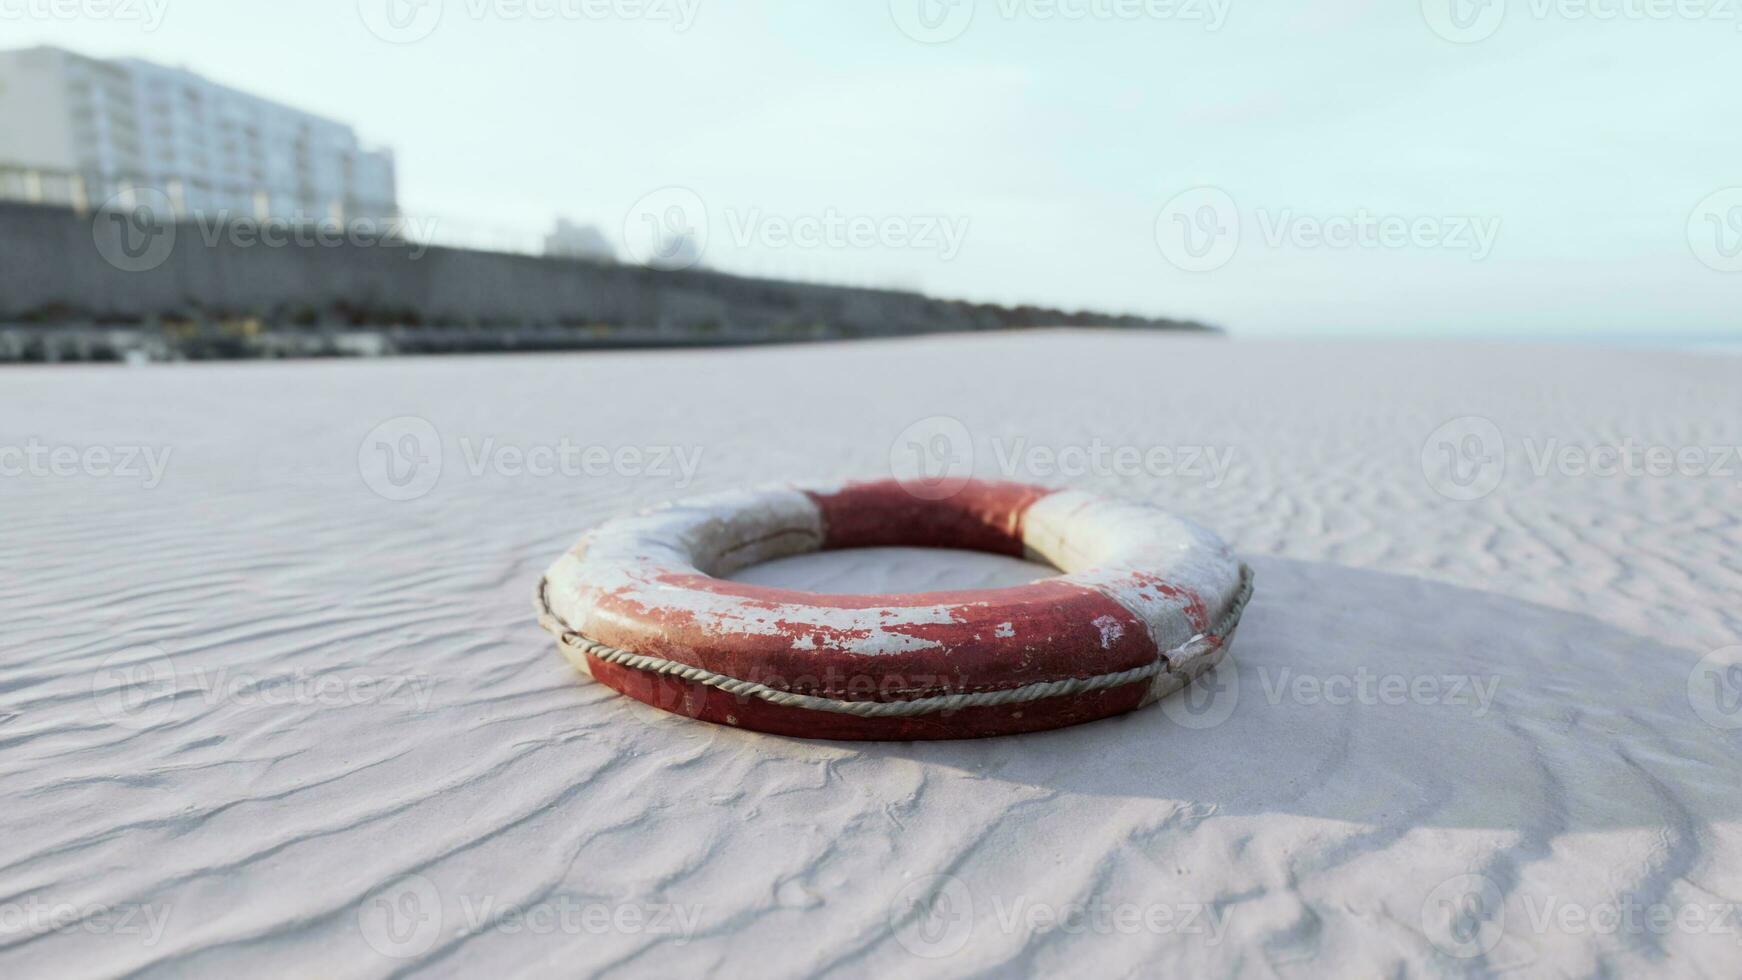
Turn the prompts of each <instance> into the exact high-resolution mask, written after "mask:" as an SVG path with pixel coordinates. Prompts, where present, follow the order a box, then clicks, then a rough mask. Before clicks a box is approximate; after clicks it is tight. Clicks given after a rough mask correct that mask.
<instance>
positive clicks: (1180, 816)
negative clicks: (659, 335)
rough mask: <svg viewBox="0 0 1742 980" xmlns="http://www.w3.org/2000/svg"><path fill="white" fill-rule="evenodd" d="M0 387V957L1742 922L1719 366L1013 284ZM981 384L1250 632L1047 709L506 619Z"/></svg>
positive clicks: (1467, 950) (810, 967)
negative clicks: (928, 697) (696, 331)
mask: <svg viewBox="0 0 1742 980" xmlns="http://www.w3.org/2000/svg"><path fill="white" fill-rule="evenodd" d="M0 409H3V410H0V446H4V447H8V448H9V449H11V450H15V451H13V452H10V453H8V454H6V455H3V456H0V465H3V467H4V468H5V475H4V476H0V510H3V513H4V515H5V521H4V525H3V527H4V530H3V531H0V554H3V555H4V566H3V567H4V569H5V574H4V575H3V576H0V620H3V621H4V622H5V624H6V628H5V630H4V631H3V632H0V975H4V976H10V977H28V976H111V975H126V976H162V977H168V976H196V977H232V976H251V975H252V976H284V975H293V974H294V975H300V976H330V977H385V976H395V975H401V974H412V973H416V974H418V975H423V976H479V975H486V976H499V977H512V976H522V975H527V974H530V973H535V972H536V973H544V972H550V973H557V972H560V973H561V974H562V975H574V976H581V975H587V976H593V975H598V976H622V975H658V976H702V975H709V976H727V977H740V976H741V977H800V976H815V975H829V976H846V977H891V976H897V977H927V976H965V975H980V976H1022V975H1060V974H1071V975H1077V974H1080V975H1091V974H1092V975H1097V976H1178V975H1241V976H1289V977H1319V976H1403V975H1414V976H1421V975H1427V976H1433V975H1487V974H1493V973H1504V972H1515V973H1516V974H1517V975H1521V976H1559V975H1581V976H1591V975H1614V974H1618V973H1622V972H1638V973H1641V974H1643V973H1648V972H1649V973H1652V974H1663V975H1682V976H1713V977H1716V976H1735V975H1736V972H1737V969H1738V964H1742V912H1739V908H1742V762H1739V761H1738V760H1742V703H1739V701H1738V698H1739V696H1742V649H1738V645H1742V517H1739V516H1738V515H1739V513H1742V459H1739V458H1738V457H1737V450H1736V449H1735V448H1734V447H1737V446H1742V359H1739V358H1737V357H1734V356H1728V355H1721V354H1692V353H1689V354H1675V353H1651V352H1642V351H1618V350H1604V349H1599V348H1557V347H1547V346H1528V345H1499V344H1496V345H1474V344H1453V343H1358V342H1343V343H1328V342H1313V343H1287V342H1265V341H1227V340H1219V339H1214V338H1207V337H1206V338H1194V337H1184V336H1170V335H1161V334H1138V333H1130V334H1124V333H1114V332H1108V333H1087V332H1073V333H1071V334H1069V335H1067V334H1065V333H1062V332H1033V333H1017V334H1009V333H1006V334H998V335H988V336H959V337H938V338H931V339H924V340H911V341H900V342H866V343H862V344H855V345H832V346H810V347H788V348H769V349H758V350H730V351H694V352H684V353H628V352H626V353H611V354H595V355H572V356H571V355H562V356H525V357H521V356H506V357H496V358H453V359H435V358H430V359H419V358H406V359H397V360H379V361H346V362H330V361H329V362H299V363H228V364H209V365H208V364H189V365H175V366H153V367H149V368H140V369H129V368H123V367H82V366H81V367H73V366H60V367H55V368H40V369H7V370H4V371H0ZM940 419H943V420H955V421H956V422H959V423H960V425H961V430H957V429H955V428H953V423H951V422H948V421H939V420H940ZM394 420H398V421H394ZM959 431H965V432H966V433H967V435H968V443H967V446H971V454H972V463H973V468H974V472H975V473H976V474H977V475H979V476H983V477H988V478H999V479H1016V480H1024V481H1029V482H1036V483H1046V484H1052V485H1058V486H1080V487H1085V488H1089V489H1095V490H1099V491H1104V492H1110V493H1119V494H1124V495H1128V496H1131V497H1134V498H1138V499H1143V500H1147V501H1152V502H1156V503H1159V504H1161V505H1163V506H1166V507H1169V508H1171V509H1173V510H1176V511H1177V512H1179V513H1181V514H1184V515H1186V516H1188V517H1190V518H1192V519H1194V520H1197V521H1199V522H1200V523H1202V524H1204V525H1205V526H1207V527H1209V528H1212V529H1214V530H1216V531H1217V532H1218V533H1220V534H1221V535H1222V536H1223V537H1224V538H1226V540H1227V541H1228V542H1229V543H1230V544H1231V545H1232V546H1233V547H1234V549H1235V550H1236V551H1237V552H1238V554H1239V556H1240V557H1241V558H1242V559H1243V560H1245V561H1247V562H1249V563H1250V564H1251V565H1252V566H1253V567H1254V568H1255V569H1256V572H1257V591H1256V594H1255V596H1254V598H1253V600H1252V602H1251V605H1250V607H1249V608H1248V610H1247V612H1246V617H1245V621H1244V623H1243V626H1242V629H1241V630H1240V632H1239V635H1238V637H1237V639H1236V641H1235V643H1234V645H1233V648H1232V655H1231V658H1230V660H1229V661H1227V662H1225V663H1224V664H1223V665H1222V666H1221V667H1220V668H1218V670H1217V671H1216V672H1215V673H1214V674H1212V675H1211V676H1210V677H1208V678H1206V679H1205V682H1204V683H1203V684H1202V685H1201V686H1200V687H1198V688H1194V689H1193V690H1192V691H1190V692H1187V693H1186V695H1184V696H1181V697H1178V698H1175V699H1172V700H1169V701H1167V702H1164V704H1162V705H1161V706H1157V707H1151V708H1148V709H1144V710H1142V711H1139V712H1136V713H1133V714H1130V715H1126V716H1123V717H1120V718H1117V719H1113V720H1108V721H1102V722H1096V723H1093V724H1089V725H1084V726H1080V727H1077V728H1072V729H1067V730H1062V731H1056V732H1048V733H1041V734H1035V735H1025V736H1017V737H1009V738H1002V739H992V740H984V741H972V742H939V743H831V742H813V741H804V740H798V739H790V738H779V737H771V736H766V735H760V734H756V733H752V732H745V731H738V730H733V729H729V728H725V727H718V726H712V725H707V724H703V723H700V722H696V721H692V720H689V719H686V718H683V717H680V716H678V715H674V714H668V713H664V712H661V711H658V710H656V709H654V708H651V707H648V706H646V705H643V704H641V703H638V702H635V701H632V700H629V699H627V698H624V697H622V696H619V695H617V694H616V693H614V692H613V691H611V690H609V689H606V688H604V687H603V686H601V685H599V684H596V683H594V682H592V681H591V680H589V679H588V678H586V677H584V676H582V675H580V674H578V673H577V672H576V671H575V670H574V669H573V668H571V667H570V666H569V665H568V664H567V663H566V662H565V661H564V659H563V658H562V657H561V656H560V655H559V653H558V652H557V650H556V649H555V646H554V644H553V643H552V642H551V640H550V637H549V636H548V635H546V634H545V633H544V632H542V631H541V630H540V629H539V628H538V626H537V624H536V623H535V621H534V616H533V611H532V604H531V595H532V590H533V586H534V584H535V583H536V582H537V580H538V577H539V575H540V573H541V572H542V571H543V570H544V568H545V567H546V566H547V565H548V564H549V563H550V561H551V560H552V559H553V558H554V557H555V556H556V555H558V554H559V553H560V552H561V551H562V550H563V549H565V548H567V547H568V546H569V545H570V544H572V543H573V541H574V540H575V539H576V538H577V537H578V536H579V534H580V533H581V532H582V531H583V530H584V529H585V528H587V527H588V526H590V525H592V524H594V523H597V522H599V521H601V520H603V519H605V518H607V517H609V516H612V515H614V514H618V513H621V512H624V511H626V510H630V509H633V508H638V507H642V506H645V505H649V504H653V503H657V502H660V501H663V500H666V499H670V498H674V497H681V496H686V495H691V494H696V493H703V492H708V491H713V490H727V489H733V488H737V487H742V486H746V485H755V484H762V483H769V482H778V481H783V480H794V479H842V478H853V477H868V478H869V477H885V476H888V475H889V474H890V471H891V467H892V465H896V466H897V467H899V466H900V465H902V464H903V459H904V457H903V454H904V453H911V452H912V451H913V450H912V449H911V448H910V447H911V446H912V444H914V443H916V442H917V443H918V444H919V445H920V446H922V447H925V448H924V449H923V450H922V451H923V452H926V453H930V452H932V451H933V450H934V449H946V450H949V452H945V453H944V454H943V455H944V456H947V457H950V458H953V459H955V460H956V461H957V462H958V463H959V462H960V461H961V456H962V450H963V449H964V448H966V447H965V446H964V444H963V443H961V442H960V441H959V440H958V439H956V438H955V437H954V436H953V435H952V434H953V433H958V432H959ZM939 438H942V439H943V440H944V441H943V442H941V443H940V442H937V441H936V440H937V439H939ZM1496 439H1498V442H1496V441H1495V440H1496ZM1036 449H1039V450H1041V451H1040V452H1035V450H1036ZM94 450H102V452H95V451H94ZM1659 450H1661V452H1659ZM952 454H953V455H952ZM1665 454H1667V455H1668V458H1669V459H1670V460H1671V463H1670V464H1669V465H1668V467H1667V468H1666V467H1665V466H1662V465H1658V464H1660V463H1662V461H1663V459H1664V458H1665ZM892 455H893V456H894V457H895V463H894V464H892ZM1134 461H1135V462H1134ZM1684 462H1685V463H1687V464H1688V465H1683V463H1684ZM1695 462H1698V464H1699V465H1697V466H1695V465H1693V464H1694V463H1695ZM1061 467H1062V468H1063V469H1067V470H1070V472H1061ZM395 498H404V499H395ZM1042 574H1046V572H1045V570H1044V569H1040V568H1037V567H1034V566H1029V565H1026V564H1024V563H1022V562H1018V561H1015V560H1012V559H998V558H991V557H986V556H979V557H975V556H960V555H953V556H952V555H947V554H945V555H927V554H924V553H918V552H913V551H893V552H891V551H879V552H864V553H856V552H842V553H835V554H831V555H824V556H818V557H813V558H807V559H794V560H789V561H787V562H783V563H779V564H777V565H770V566H764V567H761V568H757V569H751V570H748V571H746V572H744V573H742V577H744V578H750V579H755V580H757V581H763V582H775V583H781V584H786V585H792V586H798V587H807V588H816V589H821V590H828V591H864V590H879V591H883V590H888V589H892V588H901V589H930V588H944V587H962V586H970V585H995V584H1008V583H1014V582H1020V581H1024V580H1026V579H1028V578H1031V577H1034V576H1037V575H1042Z"/></svg>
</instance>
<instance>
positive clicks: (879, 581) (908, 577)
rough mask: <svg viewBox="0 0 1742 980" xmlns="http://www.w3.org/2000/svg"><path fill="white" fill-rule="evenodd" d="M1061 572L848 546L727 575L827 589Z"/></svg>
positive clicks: (960, 554)
mask: <svg viewBox="0 0 1742 980" xmlns="http://www.w3.org/2000/svg"><path fill="white" fill-rule="evenodd" d="M1057 574H1059V572H1058V569H1056V568H1053V567H1052V566H1050V565H1046V564H1042V563H1039V562H1033V561H1028V560H1026V559H1023V558H1016V557H1012V556H1010V555H999V554H992V553H990V552H985V551H964V550H960V549H956V548H906V547H902V548H847V549H842V550H837V551H817V552H811V553H809V554H802V555H793V556H791V557H788V558H777V559H775V560H773V561H766V562H762V563H760V564H756V565H750V566H748V567H745V568H742V569H739V570H738V571H736V572H734V573H732V574H730V575H728V576H726V577H727V578H729V579H732V580H733V581H736V582H746V583H749V584H752V585H766V586H772V587H775V588H784V589H799V590H802V591H805V592H820V593H824V594H827V595H882V594H889V593H915V592H957V591H962V590H968V589H1002V588H1008V587H1010V586H1014V585H1024V584H1027V583H1029V582H1033V581H1035V580H1036V579H1042V578H1047V577H1050V576H1053V575H1057Z"/></svg>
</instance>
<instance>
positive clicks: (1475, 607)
mask: <svg viewBox="0 0 1742 980" xmlns="http://www.w3.org/2000/svg"><path fill="white" fill-rule="evenodd" d="M1252 564H1253V565H1254V567H1255V568H1256V570H1257V573H1258V579H1257V583H1258V587H1257V593H1256V595H1255V597H1254V599H1253V601H1252V604H1251V606H1250V607H1249V608H1248V610H1247V612H1246V616H1245V619H1244V621H1243V622H1242V624H1241V627H1240V630H1239V633H1238V635H1237V637H1236V639H1235V642H1234V644H1233V646H1232V648H1231V653H1230V657H1229V659H1228V660H1227V661H1224V663H1223V664H1222V665H1221V666H1220V667H1219V668H1217V670H1216V671H1214V672H1213V673H1212V674H1210V675H1207V676H1206V677H1204V678H1202V679H1200V681H1199V683H1198V684H1197V685H1194V687H1192V688H1189V689H1187V690H1186V691H1184V692H1181V693H1179V694H1176V695H1174V696H1173V697H1172V698H1169V699H1167V700H1165V701H1163V702H1162V703H1161V704H1160V705H1156V706H1151V707H1148V708H1145V709H1142V710H1140V711H1137V712H1134V713H1132V714H1129V715H1125V716H1122V717H1119V718H1114V719H1108V720H1105V721H1100V722H1094V723H1090V724H1087V725H1081V726H1078V727H1075V728H1069V729H1063V730H1060V731H1054V732H1042V733H1037V734H1032V735H1021V736H1011V737H1004V738H995V739H983V740H972V741H958V742H904V743H876V742H865V743H834V744H839V745H852V746H853V747H854V748H855V750H856V752H857V753H858V758H859V760H861V761H869V760H874V759H877V758H903V759H908V760H913V761H918V762H924V763H927V764H929V765H937V766H947V767H951V768H955V769H958V770H960V771H962V772H963V773H964V774H972V775H973V776H975V777H977V778H982V779H987V780H997V781H1002V782H1007V783H1014V784H1021V785H1028V786H1034V787H1037V788H1042V789H1052V790H1059V791H1064V792H1068V793H1073V794H1089V795H1104V796H1108V797H1150V798H1158V799H1171V800H1179V801H1189V802H1192V803H1195V804H1198V805H1200V806H1205V805H1207V806H1211V807H1214V809H1215V812H1217V813H1222V814H1250V813H1267V812H1282V813H1291V814H1298V815H1304V816H1313V817H1324V818H1331V819H1339V820H1350V821H1369V820H1375V819H1377V818H1380V817H1387V818H1390V819H1391V820H1393V821H1395V820H1396V818H1397V817H1398V816H1400V815H1404V816H1406V817H1407V822H1408V823H1409V824H1410V825H1412V826H1439V827H1493V828H1509V827H1524V826H1527V825H1531V824H1534V823H1540V821H1541V820H1542V819H1543V816H1542V815H1544V814H1554V815H1556V816H1555V819H1556V820H1558V821H1564V822H1565V829H1567V830H1572V831H1578V830H1600V829H1605V828H1614V827H1632V826H1653V825H1663V824H1665V823H1682V822H1687V821H1689V820H1693V821H1703V820H1707V819H1712V820H1716V819H1728V818H1734V817H1736V816H1737V815H1738V814H1742V788H1739V786H1742V783H1739V782H1738V781H1737V780H1736V778H1735V772H1736V769H1735V762H1734V760H1735V759H1736V758H1737V755H1736V752H1737V750H1738V749H1739V748H1742V730H1738V729H1736V728H1730V729H1725V728H1722V727H1718V726H1715V725H1713V724H1711V723H1710V721H1709V720H1708V719H1709V718H1710V711H1711V710H1712V709H1713V707H1714V706H1713V705H1707V706H1706V711H1707V716H1706V717H1705V718H1702V715H1701V711H1700V709H1698V708H1696V706H1695V703H1694V702H1695V700H1696V699H1697V698H1698V697H1700V696H1701V695H1700V693H1699V691H1698V690H1696V689H1694V688H1693V687H1691V686H1690V673H1691V672H1692V671H1693V669H1694V667H1695V664H1696V663H1697V662H1698V661H1699V658H1700V654H1699V653H1696V652H1692V651H1688V650H1682V649H1676V648H1673V647H1669V646H1665V645H1662V644H1660V643H1656V642H1654V641H1651V640H1649V639H1645V638H1641V637H1638V636H1634V635H1631V634H1629V633H1627V632H1625V631H1623V630H1619V629H1617V628H1615V627H1613V626H1610V625H1608V624H1605V623H1603V622H1600V621H1598V620H1596V619H1593V618H1592V617H1589V616H1585V615H1580V614H1576V613H1568V612H1563V611H1559V610H1555V609H1550V608H1547V607H1544V606H1540V605H1535V604H1532V603H1528V602H1523V601H1520V600H1517V599H1513V598H1509V597H1507V596H1502V595H1496V594H1492V593H1486V592H1480V591H1476V590H1472V589H1465V588H1459V587H1456V586H1451V585H1445V584H1441V583H1436V582H1431V581H1427V580H1424V579H1417V578H1411V577H1407V576H1402V575H1393V574H1385V573H1379V572H1371V571H1362V570H1357V569H1351V568H1345V567H1341V566H1336V565H1329V564H1322V563H1313V562H1304V561H1294V560H1287V559H1279V558H1268V559H1266V558H1257V559H1253V560H1252ZM1718 696H1721V694H1719V693H1716V692H1715V693H1714V697H1718ZM1717 708H1718V710H1727V711H1735V712H1738V721H1739V722H1742V706H1738V705H1734V704H1722V705H1717ZM782 741H789V742H793V744H794V745H795V746H796V744H798V743H797V742H796V740H782ZM812 744H815V743H812Z"/></svg>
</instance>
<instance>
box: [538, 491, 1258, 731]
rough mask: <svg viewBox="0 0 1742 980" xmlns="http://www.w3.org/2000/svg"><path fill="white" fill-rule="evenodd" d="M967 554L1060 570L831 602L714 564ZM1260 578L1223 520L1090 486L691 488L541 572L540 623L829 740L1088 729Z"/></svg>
mask: <svg viewBox="0 0 1742 980" xmlns="http://www.w3.org/2000/svg"><path fill="white" fill-rule="evenodd" d="M876 546H920V547H938V548H965V549H973V550H979V551H989V552H995V553H1000V554H1007V555H1017V556H1022V555H1026V556H1028V557H1030V558H1034V559H1037V560H1041V561H1045V562H1048V563H1050V564H1052V565H1053V566H1055V567H1057V568H1059V569H1060V570H1061V571H1062V572H1063V574H1061V575H1058V576H1054V577H1051V578H1044V579H1041V580H1039V581H1036V582H1032V583H1030V584H1027V585H1021V586H1016V587H1014V588H1005V589H981V590H968V591H955V592H924V593H913V594H896V595H821V594H817V593H811V592H801V591H796V590H791V589H778V588H768V587H764V586H757V585H750V584H746V583H741V582H733V581H729V580H725V579H722V578H719V577H717V576H722V575H729V574H731V573H732V572H733V571H735V570H737V569H740V568H743V567H745V566H748V565H752V564H755V563H757V562H763V561H769V560H772V559H775V558H781V557H786V556H789V555H795V554H800V553H804V552H810V551H817V550H820V549H833V548H858V547H876ZM1251 592H1252V573H1251V570H1250V569H1248V568H1247V567H1246V566H1244V565H1243V564H1241V563H1240V562H1239V561H1237V560H1236V559H1235V558H1234V556H1233V555H1232V554H1231V553H1230V552H1229V550H1228V548H1227V546H1226V545H1225V544H1223V543H1222V541H1221V540H1220V539H1219V538H1217V537H1216V536H1215V535H1214V534H1211V533H1210V532H1209V531H1207V530H1205V529H1203V528H1201V527H1199V526H1198V525H1196V524H1193V523H1191V522H1190V521H1186V520H1184V519H1182V518H1179V517H1175V516H1173V515H1171V514H1169V513H1167V512H1165V511H1163V510H1160V509H1159V508H1156V507H1152V506H1148V505H1145V504H1139V503H1133V502H1129V501H1124V500H1119V499H1115V498H1110V497H1103V496H1099V495H1096V494H1091V493H1086V492H1083V491H1077V490H1061V491H1052V490H1047V489H1044V488H1041V487H1033V486H1027V485H1023V484H1016V483H998V482H983V481H971V482H969V483H968V484H967V485H966V486H964V487H963V488H962V489H961V490H960V491H959V492H957V493H955V494H953V495H951V496H949V497H948V498H946V499H942V500H930V499H921V498H920V497H917V496H915V495H913V494H911V493H909V492H908V491H907V490H906V489H904V488H903V487H902V486H901V485H900V484H899V483H897V482H895V481H879V482H871V483H854V484H846V485H844V486H834V487H811V488H805V487H784V488H778V489H765V490H755V491H742V492H733V493H725V494H719V495H714V496H708V497H699V498H695V499H691V500H684V501H678V502H676V503H672V504H667V505H664V506H661V507H657V508H654V509H652V510H648V511H645V512H643V513H640V514H636V515H633V516H628V517H621V518H617V519H614V520H611V521H607V522H606V523H604V524H602V525H600V526H599V527H597V528H595V529H594V530H593V531H591V532H589V533H588V534H587V535H586V536H585V537H583V538H582V539H581V541H580V543H578V544H577V545H575V547H574V548H573V549H571V550H570V551H569V552H568V553H567V554H565V555H563V556H562V557H561V558H560V559H558V560H557V562H556V563H555V564H554V565H552V566H551V567H550V570H549V571H548V572H546V573H545V576H544V578H543V580H542V581H541V582H540V583H539V588H538V593H537V597H536V598H537V604H538V609H539V621H540V623H541V624H542V625H543V626H544V627H545V628H546V629H548V630H550V631H551V632H552V633H553V634H555V635H556V637H557V640H558V643H559V646H560V647H561V649H562V651H563V653H564V654H565V655H566V656H567V657H568V658H569V660H570V661H572V662H573V663H574V664H575V666H576V667H578V668H580V669H581V670H583V671H586V672H587V673H589V674H591V675H592V676H593V677H594V678H595V679H597V680H599V681H600V682H602V683H604V684H607V685H609V686H611V687H613V688H615V689H616V690H618V691H621V692H622V693H624V694H627V695H629V696H630V697H633V698H637V699H639V700H642V701H645V702H647V703H649V704H653V705H656V706H658V707H661V708H665V709H666V710H669V711H675V712H679V713H682V714H686V715H689V716H690V717H694V718H700V719H704V720H707V721H712V722H718V723H721V724H726V725H735V726H738V727H741V728H749V729H755V730H758V731H764V732H773V733H778V734H782V735H795V736H801V737H807V738H831V739H932V738H972V737H978V736H986V735H1002V734H1009V733H1014V732H1025V731H1035V730H1039V729H1046V728H1058V727H1062V726H1065V725H1074V724H1078V723H1080V722H1085V721H1090V720H1093V719H1096V718H1104V717H1107V716H1109V715H1115V714H1120V713H1122V712H1126V711H1130V710H1132V709H1134V708H1137V707H1140V706H1142V705H1145V704H1148V703H1150V702H1152V701H1155V700H1156V699H1158V698H1160V697H1162V696H1164V695H1166V694H1168V693H1170V692H1172V691H1174V690H1177V689H1179V688H1181V687H1183V686H1185V685H1186V684H1187V683H1189V682H1190V681H1191V680H1192V679H1193V678H1195V677H1196V676H1197V675H1198V674H1200V673H1202V672H1203V671H1205V670H1207V669H1209V668H1210V667H1212V666H1214V665H1215V663H1216V662H1217V661H1218V660H1220V659H1221V656H1222V652H1223V650H1224V649H1226V647H1227V645H1228V643H1229V641H1230V640H1231V639H1232V637H1233V634H1234V629H1235V627H1236V626H1237V625H1238V623H1239V620H1240V613H1241V611H1242V609H1243V608H1244V607H1245V604H1246V601H1247V599H1248V597H1249V596H1250V595H1251Z"/></svg>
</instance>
